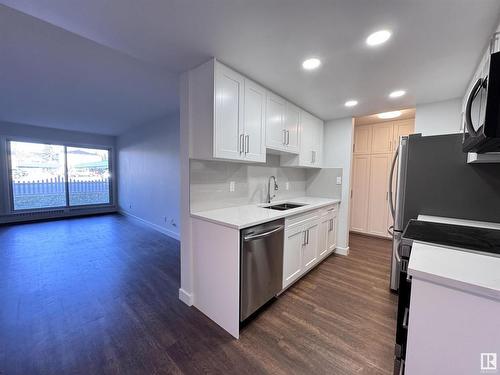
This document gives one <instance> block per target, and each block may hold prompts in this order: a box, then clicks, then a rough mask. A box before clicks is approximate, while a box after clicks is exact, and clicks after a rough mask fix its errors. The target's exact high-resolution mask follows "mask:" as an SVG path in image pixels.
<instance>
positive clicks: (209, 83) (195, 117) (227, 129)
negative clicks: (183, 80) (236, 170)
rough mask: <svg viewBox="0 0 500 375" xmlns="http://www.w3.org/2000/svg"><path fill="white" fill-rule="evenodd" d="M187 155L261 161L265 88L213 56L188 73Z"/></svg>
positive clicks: (264, 155) (262, 153)
mask: <svg viewBox="0 0 500 375" xmlns="http://www.w3.org/2000/svg"><path fill="white" fill-rule="evenodd" d="M188 95H189V98H188V110H189V117H190V122H191V124H192V125H191V126H190V128H191V132H190V138H191V146H190V157H191V158H194V159H208V160H210V159H214V158H215V159H225V160H235V161H246V162H265V161H266V145H265V139H266V138H265V136H266V135H265V125H266V124H265V114H266V111H265V108H266V90H265V89H264V88H262V87H261V86H259V85H257V84H256V83H255V82H252V81H251V80H249V79H247V78H245V77H244V76H242V75H241V74H239V73H237V72H235V71H234V70H232V69H230V68H228V67H227V66H224V65H223V64H221V63H219V62H218V61H216V60H215V59H213V60H210V61H209V62H207V63H205V64H203V65H201V66H199V67H198V68H196V69H193V70H191V71H189V72H188Z"/></svg>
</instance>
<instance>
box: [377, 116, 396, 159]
mask: <svg viewBox="0 0 500 375" xmlns="http://www.w3.org/2000/svg"><path fill="white" fill-rule="evenodd" d="M372 128H373V129H372V154H381V153H382V154H384V153H388V152H391V151H392V148H393V142H392V141H393V135H392V128H393V125H392V122H386V123H381V124H375V125H372Z"/></svg>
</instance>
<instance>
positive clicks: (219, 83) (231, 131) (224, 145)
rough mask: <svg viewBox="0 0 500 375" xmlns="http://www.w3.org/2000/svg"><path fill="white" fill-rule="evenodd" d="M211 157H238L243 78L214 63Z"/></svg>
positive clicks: (241, 126) (241, 118)
mask: <svg viewBox="0 0 500 375" xmlns="http://www.w3.org/2000/svg"><path fill="white" fill-rule="evenodd" d="M215 69H216V70H215V126H214V150H213V151H214V152H213V154H214V155H213V156H214V157H215V158H224V159H237V160H239V159H242V158H243V153H242V151H243V149H242V142H241V139H242V135H243V95H244V78H243V76H241V75H239V74H238V73H236V72H234V71H232V70H231V69H229V68H227V67H225V66H223V65H220V64H217V65H216V68H215Z"/></svg>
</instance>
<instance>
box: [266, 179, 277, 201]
mask: <svg viewBox="0 0 500 375" xmlns="http://www.w3.org/2000/svg"><path fill="white" fill-rule="evenodd" d="M271 179H273V180H274V191H278V183H277V182H276V177H274V176H271V177H269V180H267V198H266V202H267V203H271V199H273V198H274V197H275V196H276V194H273V196H272V197H271Z"/></svg>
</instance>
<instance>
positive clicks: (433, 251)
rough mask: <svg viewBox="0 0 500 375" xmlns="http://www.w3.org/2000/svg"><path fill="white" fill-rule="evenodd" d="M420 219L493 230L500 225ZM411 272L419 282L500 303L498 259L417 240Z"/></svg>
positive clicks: (409, 268)
mask: <svg viewBox="0 0 500 375" xmlns="http://www.w3.org/2000/svg"><path fill="white" fill-rule="evenodd" d="M419 219H420V220H426V221H438V222H445V223H450V224H455V225H471V224H473V225H474V226H484V227H489V228H492V229H497V227H498V224H492V223H478V222H474V223H473V222H467V221H461V220H454V219H443V218H439V219H434V218H432V217H422V216H421V217H419ZM482 224H484V225H482ZM408 273H409V274H410V275H411V276H412V277H414V278H417V279H421V280H426V281H430V282H433V283H436V284H442V285H444V286H448V287H451V288H455V289H459V290H463V291H465V292H468V293H473V294H478V295H483V296H486V297H489V298H494V299H497V300H500V257H498V256H494V255H489V254H486V253H479V252H473V251H469V250H467V249H456V248H449V247H445V246H440V245H436V244H432V243H423V242H418V241H415V242H414V243H413V246H412V249H411V256H410V262H409V264H408Z"/></svg>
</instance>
